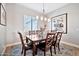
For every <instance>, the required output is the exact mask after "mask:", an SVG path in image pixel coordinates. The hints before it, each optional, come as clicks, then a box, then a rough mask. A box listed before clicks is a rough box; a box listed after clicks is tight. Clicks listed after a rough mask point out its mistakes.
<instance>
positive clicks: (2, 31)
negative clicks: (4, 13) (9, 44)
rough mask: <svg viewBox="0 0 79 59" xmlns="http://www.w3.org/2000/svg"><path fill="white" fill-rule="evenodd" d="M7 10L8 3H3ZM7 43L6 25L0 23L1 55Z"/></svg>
mask: <svg viewBox="0 0 79 59" xmlns="http://www.w3.org/2000/svg"><path fill="white" fill-rule="evenodd" d="M3 6H4V8H5V10H6V7H5V6H6V4H3ZM5 45H6V26H3V25H0V55H1V54H2V52H3V50H4V48H5Z"/></svg>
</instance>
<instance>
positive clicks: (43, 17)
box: [36, 3, 50, 22]
mask: <svg viewBox="0 0 79 59" xmlns="http://www.w3.org/2000/svg"><path fill="white" fill-rule="evenodd" d="M44 7H45V6H44V3H43V8H42V12H43V14H42V16H41V17H39V16H36V19H40V20H41V21H48V22H49V21H50V19H49V18H47V17H46V16H45V9H44Z"/></svg>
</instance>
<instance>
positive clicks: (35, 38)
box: [26, 35, 45, 42]
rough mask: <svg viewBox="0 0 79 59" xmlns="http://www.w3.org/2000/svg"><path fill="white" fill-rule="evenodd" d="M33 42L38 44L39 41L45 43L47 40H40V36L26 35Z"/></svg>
mask: <svg viewBox="0 0 79 59" xmlns="http://www.w3.org/2000/svg"><path fill="white" fill-rule="evenodd" d="M26 37H28V38H29V39H30V40H31V41H34V42H37V41H43V40H45V39H43V38H40V37H39V36H38V35H26Z"/></svg>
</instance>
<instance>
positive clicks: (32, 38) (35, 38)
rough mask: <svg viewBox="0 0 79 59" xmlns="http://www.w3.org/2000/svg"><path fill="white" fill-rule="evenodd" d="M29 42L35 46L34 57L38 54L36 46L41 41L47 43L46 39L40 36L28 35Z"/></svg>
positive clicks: (33, 49)
mask: <svg viewBox="0 0 79 59" xmlns="http://www.w3.org/2000/svg"><path fill="white" fill-rule="evenodd" d="M26 36H27V37H28V38H29V40H30V41H31V42H32V45H33V48H32V51H33V56H34V55H35V54H36V53H35V52H36V44H38V43H39V42H41V41H45V39H43V38H40V37H39V36H38V35H26Z"/></svg>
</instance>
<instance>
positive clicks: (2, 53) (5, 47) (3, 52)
mask: <svg viewBox="0 0 79 59" xmlns="http://www.w3.org/2000/svg"><path fill="white" fill-rule="evenodd" d="M5 50H6V46H5V47H4V48H3V51H2V53H1V56H3V55H4V53H5Z"/></svg>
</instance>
